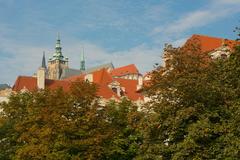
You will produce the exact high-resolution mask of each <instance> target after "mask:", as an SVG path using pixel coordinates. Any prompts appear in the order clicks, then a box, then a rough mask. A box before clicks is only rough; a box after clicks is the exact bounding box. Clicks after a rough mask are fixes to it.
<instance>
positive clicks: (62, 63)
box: [48, 34, 68, 79]
mask: <svg viewBox="0 0 240 160" xmlns="http://www.w3.org/2000/svg"><path fill="white" fill-rule="evenodd" d="M66 68H68V58H65V57H64V56H63V54H62V47H61V43H60V36H59V34H58V36H57V42H56V47H55V53H54V54H53V57H52V58H49V60H48V78H49V79H60V78H61V75H62V73H63V70H64V69H66Z"/></svg>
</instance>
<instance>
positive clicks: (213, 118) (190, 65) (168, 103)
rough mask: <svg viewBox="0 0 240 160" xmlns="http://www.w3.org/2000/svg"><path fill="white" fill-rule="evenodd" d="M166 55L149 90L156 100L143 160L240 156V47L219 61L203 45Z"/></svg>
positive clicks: (150, 117)
mask: <svg viewBox="0 0 240 160" xmlns="http://www.w3.org/2000/svg"><path fill="white" fill-rule="evenodd" d="M167 54H170V56H168V57H170V59H168V64H167V65H166V66H165V67H158V68H157V69H156V70H155V71H154V72H153V73H152V82H151V85H150V86H149V87H148V88H146V92H147V93H148V96H150V97H151V98H152V101H151V102H150V103H149V105H148V109H149V110H150V113H149V115H148V117H149V118H148V119H147V121H146V123H144V124H143V125H145V126H146V127H145V128H146V130H145V131H144V135H145V136H144V145H143V146H142V153H141V154H140V156H139V159H222V158H228V159H238V158H239V157H240V153H239V147H240V146H239V144H240V143H239V141H238V139H239V138H240V137H239V135H240V134H239V133H240V132H239V127H237V126H236V124H237V123H238V122H239V118H238V117H239V116H237V115H236V114H239V88H240V85H239V80H238V78H239V75H240V63H239V62H240V56H239V55H240V52H239V49H237V48H236V50H235V52H234V53H232V55H231V56H230V58H229V59H227V60H216V61H209V59H208V58H207V57H206V56H208V54H203V53H201V52H200V50H199V49H198V46H185V47H183V48H171V50H170V51H169V52H168V53H167ZM234 139H235V140H234Z"/></svg>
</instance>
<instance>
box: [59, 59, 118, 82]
mask: <svg viewBox="0 0 240 160" xmlns="http://www.w3.org/2000/svg"><path fill="white" fill-rule="evenodd" d="M104 68H105V69H107V68H111V69H113V68H114V66H113V64H112V63H106V64H102V65H98V66H96V67H92V68H88V69H86V70H85V71H81V70H80V69H73V68H65V69H63V73H62V75H61V79H67V78H70V77H73V76H78V75H80V74H87V73H92V72H95V71H98V70H101V69H104Z"/></svg>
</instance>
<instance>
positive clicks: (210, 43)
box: [185, 34, 240, 52]
mask: <svg viewBox="0 0 240 160" xmlns="http://www.w3.org/2000/svg"><path fill="white" fill-rule="evenodd" d="M196 43H197V44H199V45H200V48H201V51H202V52H210V51H212V50H214V49H216V48H218V47H221V46H222V45H223V44H225V45H227V46H229V47H230V48H231V49H233V47H234V46H235V45H237V44H240V42H237V41H234V40H229V39H224V38H217V37H210V36H206V35H197V34H194V35H192V37H191V38H189V39H188V40H187V42H186V43H185V45H188V44H190V45H191V44H196Z"/></svg>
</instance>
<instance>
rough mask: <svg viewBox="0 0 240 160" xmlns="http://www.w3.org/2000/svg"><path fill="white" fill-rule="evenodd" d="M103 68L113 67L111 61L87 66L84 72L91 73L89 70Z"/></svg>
mask: <svg viewBox="0 0 240 160" xmlns="http://www.w3.org/2000/svg"><path fill="white" fill-rule="evenodd" d="M103 68H105V69H107V68H111V69H114V66H113V64H112V63H106V64H102V65H98V66H95V67H91V68H88V69H87V70H85V71H84V73H91V72H94V71H97V70H101V69H103Z"/></svg>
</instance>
